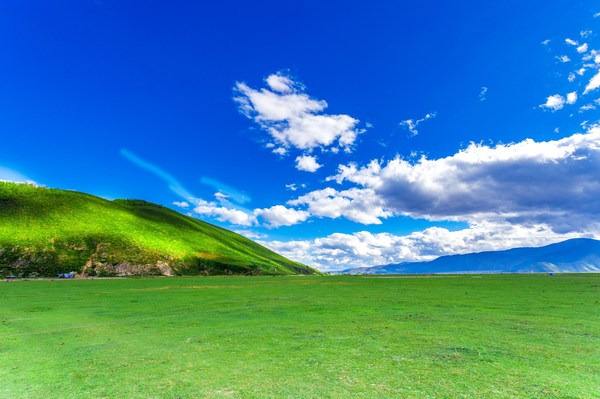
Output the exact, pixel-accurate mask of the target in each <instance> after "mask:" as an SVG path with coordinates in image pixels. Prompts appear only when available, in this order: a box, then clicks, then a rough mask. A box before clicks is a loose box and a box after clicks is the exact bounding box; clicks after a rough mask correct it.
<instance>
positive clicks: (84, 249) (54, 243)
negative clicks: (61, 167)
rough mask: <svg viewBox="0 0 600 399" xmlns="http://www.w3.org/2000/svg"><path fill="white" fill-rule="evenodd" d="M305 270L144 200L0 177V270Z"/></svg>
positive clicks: (237, 237)
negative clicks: (100, 195)
mask: <svg viewBox="0 0 600 399" xmlns="http://www.w3.org/2000/svg"><path fill="white" fill-rule="evenodd" d="M69 271H76V272H79V273H85V274H87V275H92V276H94V275H96V276H112V275H141V274H167V275H168V274H296V273H301V274H309V273H314V270H312V269H311V268H309V267H307V266H304V265H302V264H299V263H297V262H293V261H291V260H289V259H286V258H284V257H283V256H281V255H278V254H276V253H274V252H273V251H271V250H269V249H267V248H265V247H263V246H261V245H259V244H257V243H255V242H253V241H251V240H249V239H247V238H245V237H242V236H241V235H239V234H236V233H233V232H231V231H228V230H225V229H222V228H220V227H217V226H214V225H211V224H209V223H205V222H202V221H199V220H197V219H194V218H190V217H187V216H184V215H181V214H179V213H177V212H174V211H172V210H170V209H167V208H165V207H162V206H159V205H155V204H151V203H148V202H145V201H134V200H115V201H107V200H105V199H102V198H98V197H95V196H92V195H88V194H83V193H79V192H74V191H64V190H56V189H47V188H41V187H35V186H31V185H24V184H13V183H4V182H0V275H9V274H14V275H18V276H35V275H39V276H54V275H55V274H56V273H61V272H69Z"/></svg>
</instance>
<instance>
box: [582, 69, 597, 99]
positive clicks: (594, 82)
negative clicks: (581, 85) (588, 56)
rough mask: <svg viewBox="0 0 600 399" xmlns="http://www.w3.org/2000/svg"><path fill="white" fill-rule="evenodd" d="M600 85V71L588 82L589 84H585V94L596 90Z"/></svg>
mask: <svg viewBox="0 0 600 399" xmlns="http://www.w3.org/2000/svg"><path fill="white" fill-rule="evenodd" d="M599 87H600V71H598V72H597V73H596V75H594V77H592V78H591V79H590V81H589V82H588V84H587V86H585V90H584V92H583V94H588V93H589V92H590V91H594V90H596V89H598V88H599Z"/></svg>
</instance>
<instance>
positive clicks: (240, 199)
mask: <svg viewBox="0 0 600 399" xmlns="http://www.w3.org/2000/svg"><path fill="white" fill-rule="evenodd" d="M200 183H202V184H205V185H207V186H210V187H212V188H214V189H215V190H217V191H218V192H220V193H222V194H225V195H226V196H227V199H228V200H231V201H233V202H235V203H238V204H240V205H243V204H247V203H248V202H250V201H251V198H250V196H248V195H247V194H246V193H244V192H243V191H240V190H238V189H235V188H233V187H231V186H229V185H227V184H225V183H223V182H221V181H219V180H217V179H213V178H211V177H202V178H200Z"/></svg>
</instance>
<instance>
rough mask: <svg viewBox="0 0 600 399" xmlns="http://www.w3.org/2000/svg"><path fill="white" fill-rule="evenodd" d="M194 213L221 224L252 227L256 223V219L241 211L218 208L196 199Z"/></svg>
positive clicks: (223, 207)
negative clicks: (211, 218)
mask: <svg viewBox="0 0 600 399" xmlns="http://www.w3.org/2000/svg"><path fill="white" fill-rule="evenodd" d="M194 205H195V206H194V209H193V210H194V213H196V214H198V215H202V216H209V217H213V218H215V219H217V220H219V221H221V222H227V223H231V224H236V225H239V226H252V225H253V224H255V223H256V217H255V216H254V215H253V214H251V213H248V212H246V211H244V210H241V209H236V208H229V207H225V206H219V205H217V204H215V203H213V202H209V201H204V200H201V199H196V201H195V204H194Z"/></svg>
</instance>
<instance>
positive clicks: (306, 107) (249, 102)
mask: <svg viewBox="0 0 600 399" xmlns="http://www.w3.org/2000/svg"><path fill="white" fill-rule="evenodd" d="M266 83H267V86H268V87H265V88H262V89H254V88H252V87H250V86H248V85H247V84H246V83H243V82H237V83H236V84H235V97H234V99H235V101H236V102H237V103H238V105H239V108H240V111H241V112H242V113H243V114H244V115H245V116H247V117H248V118H250V119H252V120H253V121H254V122H256V123H257V124H258V125H259V126H260V127H261V128H262V129H263V130H265V131H266V132H267V133H268V134H269V135H270V137H271V140H272V142H271V143H270V144H271V145H272V146H273V147H274V148H275V149H276V150H274V151H277V152H279V153H280V154H283V153H285V150H287V149H289V148H296V149H300V150H312V149H315V148H321V149H326V148H330V147H331V148H337V149H339V148H342V149H344V150H346V151H350V150H351V148H352V145H353V144H354V142H355V140H356V137H357V136H358V134H360V133H361V132H362V130H361V129H359V128H358V123H359V120H358V119H356V118H353V117H352V116H350V115H345V114H327V113H325V112H324V111H325V109H326V108H327V106H328V104H327V102H326V101H324V100H317V99H314V98H312V97H310V96H309V95H308V94H306V93H305V92H304V86H303V85H301V84H299V83H297V82H295V81H294V80H293V79H292V78H291V77H289V76H286V75H285V74H282V73H276V74H272V75H270V76H268V77H267V78H266Z"/></svg>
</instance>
